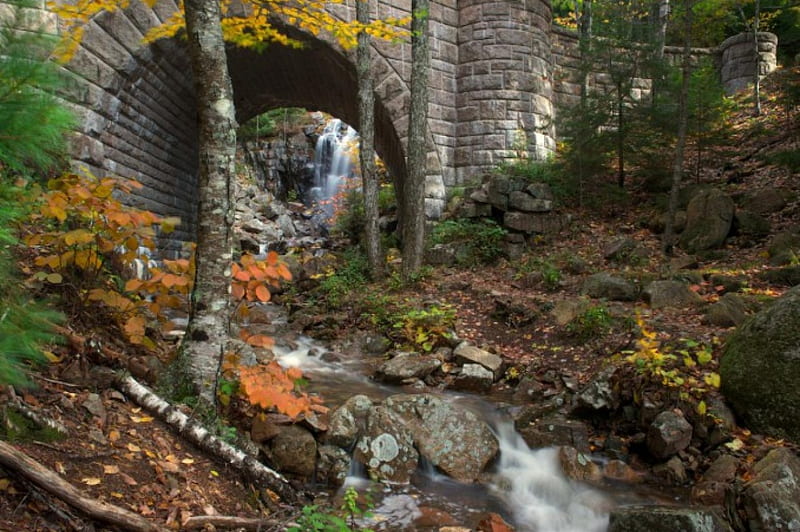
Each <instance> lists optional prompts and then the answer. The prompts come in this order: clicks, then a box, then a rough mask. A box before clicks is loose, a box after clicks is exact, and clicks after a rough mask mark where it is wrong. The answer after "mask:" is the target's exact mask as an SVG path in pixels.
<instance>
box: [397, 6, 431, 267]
mask: <svg viewBox="0 0 800 532" xmlns="http://www.w3.org/2000/svg"><path fill="white" fill-rule="evenodd" d="M429 6H430V3H429V0H412V2H411V12H412V13H413V19H412V22H411V111H410V116H409V120H408V164H407V168H408V178H407V180H406V182H405V184H404V186H403V198H402V201H403V203H404V205H405V208H404V209H403V214H404V223H403V267H402V276H403V279H405V280H408V279H410V278H411V277H412V276H413V275H414V274H415V273H417V272H418V271H419V269H420V268H421V267H422V258H423V253H424V245H425V176H426V170H427V165H426V159H427V143H426V142H425V140H426V139H425V129H426V128H425V126H426V123H427V117H428V69H429V65H430V56H429V54H428V20H429V18H430V7H429Z"/></svg>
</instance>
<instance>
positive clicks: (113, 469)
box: [103, 465, 119, 475]
mask: <svg viewBox="0 0 800 532" xmlns="http://www.w3.org/2000/svg"><path fill="white" fill-rule="evenodd" d="M103 473H105V474H106V475H116V474H117V473H119V466H116V465H104V466H103Z"/></svg>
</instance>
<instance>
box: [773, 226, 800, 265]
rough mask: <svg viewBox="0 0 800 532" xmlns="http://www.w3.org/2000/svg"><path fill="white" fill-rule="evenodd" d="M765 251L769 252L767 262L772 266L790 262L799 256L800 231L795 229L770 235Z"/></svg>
mask: <svg viewBox="0 0 800 532" xmlns="http://www.w3.org/2000/svg"><path fill="white" fill-rule="evenodd" d="M767 253H769V262H770V264H772V265H773V266H784V265H787V264H791V263H792V262H793V261H795V260H797V258H798V256H800V232H798V230H797V229H795V230H794V231H784V232H783V233H778V234H777V235H775V236H774V237H772V240H771V241H770V243H769V247H768V248H767Z"/></svg>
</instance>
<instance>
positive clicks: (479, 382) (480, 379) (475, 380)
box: [451, 364, 494, 393]
mask: <svg viewBox="0 0 800 532" xmlns="http://www.w3.org/2000/svg"><path fill="white" fill-rule="evenodd" d="M493 383H494V374H492V372H491V371H489V370H488V369H486V368H484V367H483V366H481V365H480V364H464V366H462V368H461V373H459V374H458V376H456V378H455V379H454V380H453V384H452V386H451V388H453V389H454V390H463V391H465V392H475V393H485V392H488V391H489V390H490V389H491V388H492V384H493Z"/></svg>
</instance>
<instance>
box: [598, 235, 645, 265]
mask: <svg viewBox="0 0 800 532" xmlns="http://www.w3.org/2000/svg"><path fill="white" fill-rule="evenodd" d="M649 255H650V253H649V252H648V251H647V249H646V248H644V247H643V246H641V245H639V243H638V242H637V241H636V240H634V239H632V238H629V237H625V238H619V239H617V240H615V241H613V242H612V243H611V244H609V245H607V246H606V247H605V248H603V258H604V259H606V260H609V261H614V262H621V263H635V262H641V261H644V260H647V257H648V256H649Z"/></svg>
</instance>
